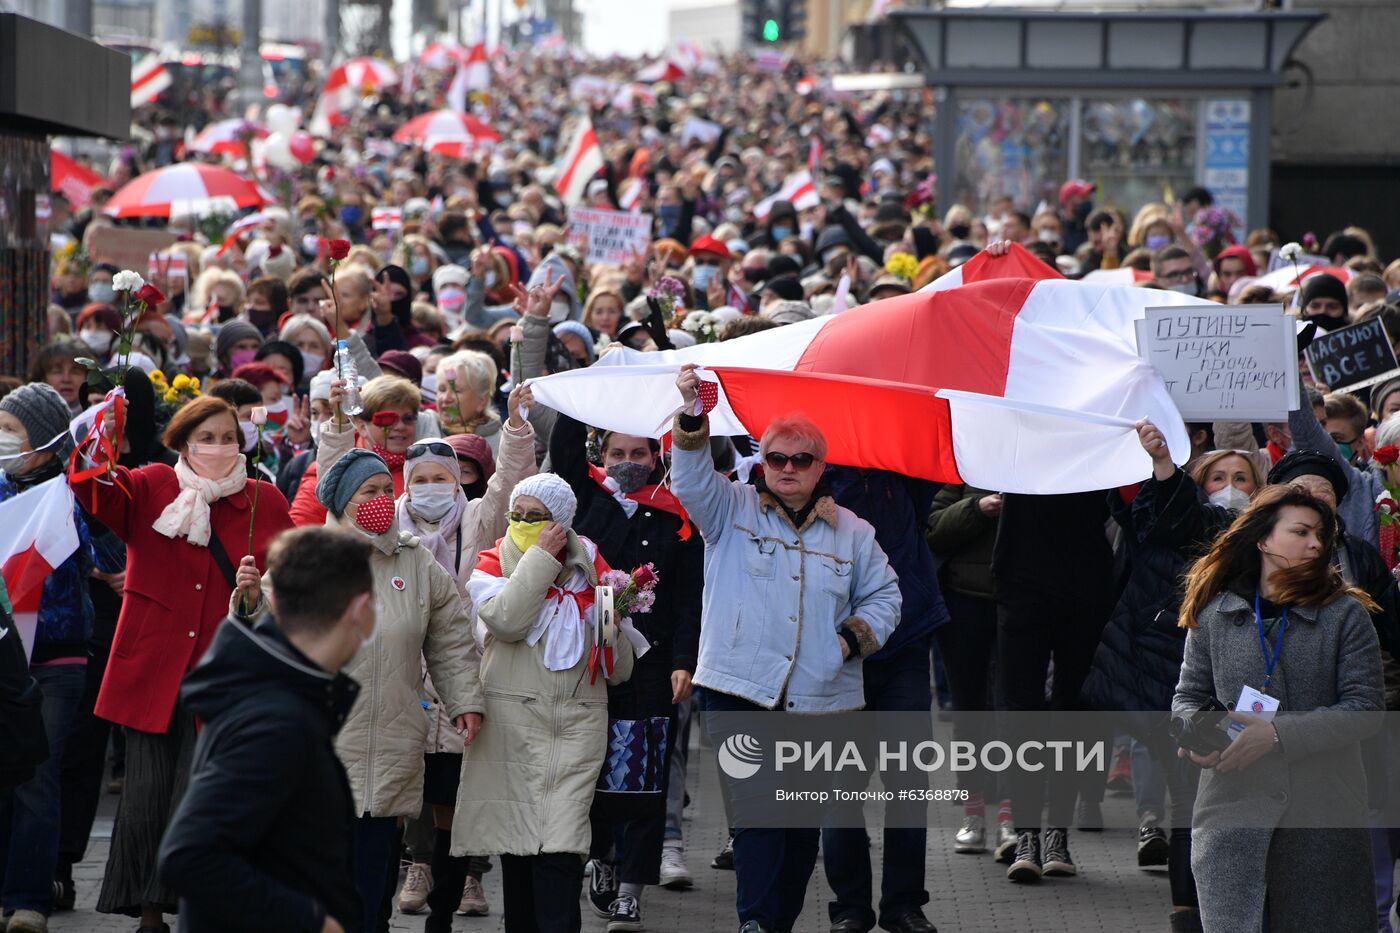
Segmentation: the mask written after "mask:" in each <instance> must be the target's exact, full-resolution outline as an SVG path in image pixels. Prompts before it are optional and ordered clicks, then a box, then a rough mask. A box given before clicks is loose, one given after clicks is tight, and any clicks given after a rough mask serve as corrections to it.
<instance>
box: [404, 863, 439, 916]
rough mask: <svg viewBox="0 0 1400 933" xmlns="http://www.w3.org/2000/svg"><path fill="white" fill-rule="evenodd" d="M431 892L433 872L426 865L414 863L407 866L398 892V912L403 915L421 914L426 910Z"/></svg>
mask: <svg viewBox="0 0 1400 933" xmlns="http://www.w3.org/2000/svg"><path fill="white" fill-rule="evenodd" d="M432 890H433V870H432V869H431V868H429V867H428V866H427V865H423V864H420V863H418V862H414V863H413V864H412V865H410V866H408V874H407V875H405V876H404V879H403V887H402V888H401V889H400V890H399V911H400V912H401V913H405V914H421V913H422V912H423V911H424V910H426V909H427V908H428V895H429V894H430V893H431V892H432Z"/></svg>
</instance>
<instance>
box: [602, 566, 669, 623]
mask: <svg viewBox="0 0 1400 933" xmlns="http://www.w3.org/2000/svg"><path fill="white" fill-rule="evenodd" d="M659 580H660V578H659V577H658V576H657V574H656V565H655V564H642V565H641V566H640V567H638V568H637V569H636V570H634V571H632V572H631V573H628V572H627V571H625V570H609V571H608V572H607V573H605V574H603V576H602V578H601V579H600V580H599V581H598V582H599V583H601V584H602V585H603V586H610V587H612V589H613V612H614V613H615V614H616V615H617V619H618V621H619V622H621V621H622V620H624V619H630V618H632V616H633V615H634V614H640V613H643V612H651V607H652V606H654V605H656V584H657V583H658V582H659Z"/></svg>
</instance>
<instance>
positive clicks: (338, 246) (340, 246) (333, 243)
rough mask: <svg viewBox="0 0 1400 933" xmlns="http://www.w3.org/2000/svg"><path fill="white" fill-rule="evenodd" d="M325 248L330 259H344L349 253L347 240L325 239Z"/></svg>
mask: <svg viewBox="0 0 1400 933" xmlns="http://www.w3.org/2000/svg"><path fill="white" fill-rule="evenodd" d="M326 250H327V252H329V253H330V257H331V258H332V259H344V258H345V257H346V256H349V255H350V241H349V240H327V241H326Z"/></svg>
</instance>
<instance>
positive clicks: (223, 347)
mask: <svg viewBox="0 0 1400 933" xmlns="http://www.w3.org/2000/svg"><path fill="white" fill-rule="evenodd" d="M240 340H256V341H257V342H258V345H259V346H261V345H262V342H263V335H262V333H261V332H259V331H258V329H257V328H256V327H254V326H253V325H252V324H250V323H248V322H247V321H242V320H237V319H235V320H232V321H229V322H228V323H227V324H225V325H224V326H222V327H220V328H219V336H217V337H215V338H214V356H215V357H217V358H218V360H219V362H220V363H223V362H225V361H226V360H228V354H229V351H230V350H232V349H233V345H234V344H235V343H238V341H240Z"/></svg>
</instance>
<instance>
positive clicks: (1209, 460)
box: [1191, 450, 1264, 490]
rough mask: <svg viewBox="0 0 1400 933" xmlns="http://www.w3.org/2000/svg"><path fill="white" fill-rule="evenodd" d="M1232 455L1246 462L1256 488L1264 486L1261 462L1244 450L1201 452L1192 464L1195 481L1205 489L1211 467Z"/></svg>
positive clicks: (1192, 477) (1192, 476) (1192, 474)
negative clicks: (1260, 469)
mask: <svg viewBox="0 0 1400 933" xmlns="http://www.w3.org/2000/svg"><path fill="white" fill-rule="evenodd" d="M1230 457H1239V458H1240V459H1241V460H1243V461H1244V462H1245V464H1246V465H1247V469H1248V470H1249V475H1250V477H1251V478H1252V479H1253V480H1254V488H1255V489H1256V490H1259V489H1263V488H1264V474H1262V473H1260V472H1259V464H1258V463H1257V462H1255V460H1254V458H1253V457H1251V456H1250V455H1249V454H1248V453H1246V452H1245V451H1243V450H1210V451H1207V452H1206V453H1203V454H1201V456H1200V457H1199V458H1197V460H1196V462H1195V463H1193V464H1191V479H1192V480H1193V481H1195V483H1196V485H1197V486H1200V487H1201V488H1202V489H1204V488H1205V485H1206V477H1207V476H1209V475H1210V471H1211V468H1213V467H1214V466H1215V465H1216V464H1217V463H1219V462H1220V461H1222V460H1225V459H1228V458H1230Z"/></svg>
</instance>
